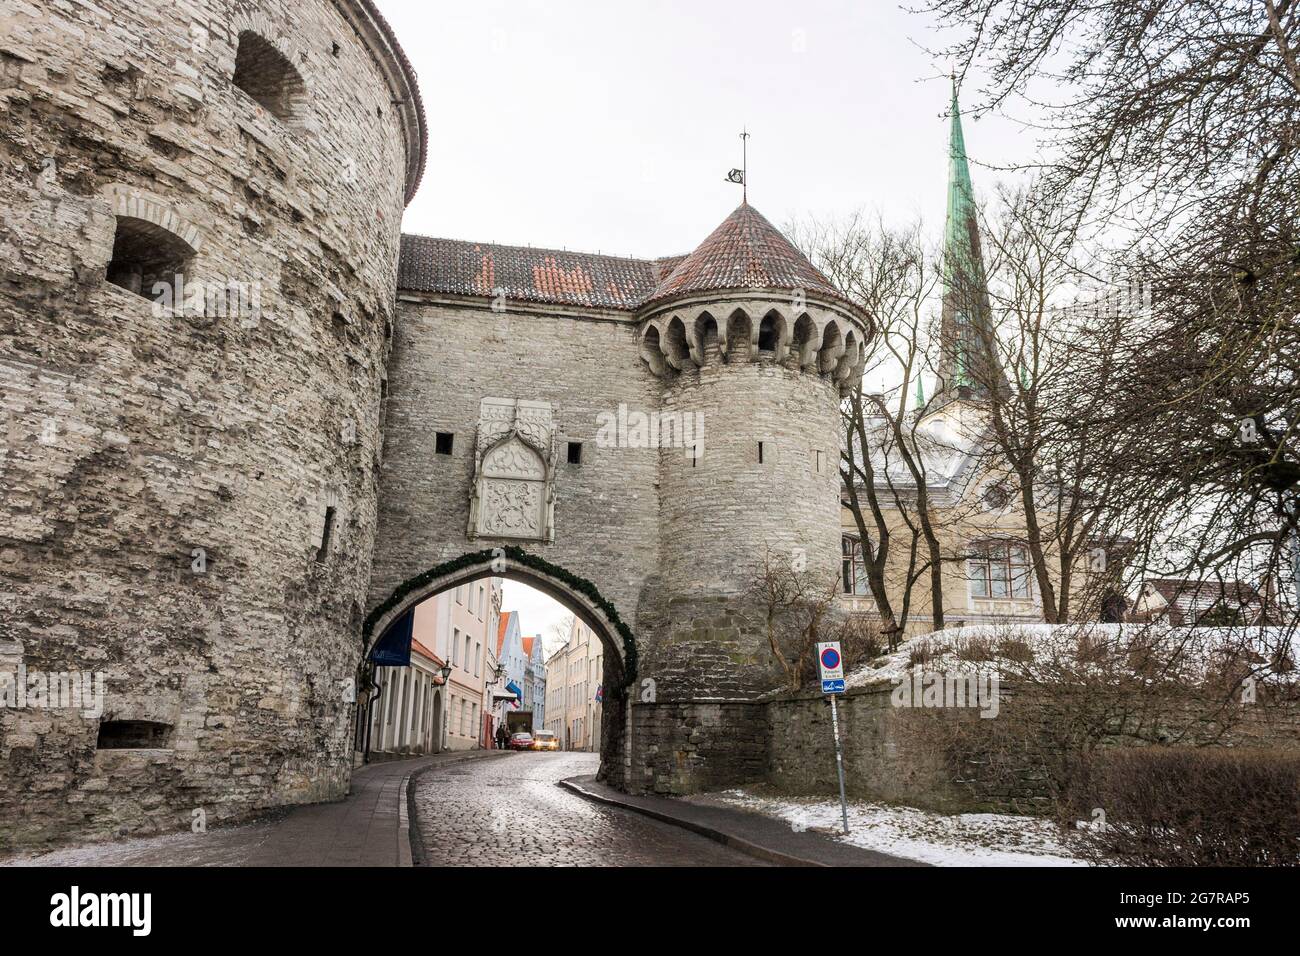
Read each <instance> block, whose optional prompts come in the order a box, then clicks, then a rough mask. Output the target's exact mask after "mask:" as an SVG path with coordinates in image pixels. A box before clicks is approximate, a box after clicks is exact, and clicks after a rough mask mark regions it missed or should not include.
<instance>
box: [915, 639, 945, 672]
mask: <svg viewBox="0 0 1300 956" xmlns="http://www.w3.org/2000/svg"><path fill="white" fill-rule="evenodd" d="M951 651H952V648H951V647H950V646H949V645H947V644H935V643H934V642H932V641H926V640H920V641H912V642H911V645H910V647H909V649H908V652H907V663H908V664H910V665H911V666H912V667H916V666H918V665H919V666H921V667H928V666H929V665H930V664H931V663H932V662H934V661H937V660H938V659H939V658H941V657H943V656H944V655H945V654H947V653H949V652H951Z"/></svg>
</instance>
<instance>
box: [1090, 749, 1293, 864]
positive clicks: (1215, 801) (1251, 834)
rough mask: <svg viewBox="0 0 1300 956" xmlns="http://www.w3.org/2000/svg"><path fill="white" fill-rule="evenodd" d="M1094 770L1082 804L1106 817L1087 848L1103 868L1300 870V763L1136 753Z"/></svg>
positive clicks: (1203, 753) (1244, 755)
mask: <svg viewBox="0 0 1300 956" xmlns="http://www.w3.org/2000/svg"><path fill="white" fill-rule="evenodd" d="M1090 763H1091V766H1090V768H1089V773H1088V774H1087V778H1088V779H1087V782H1086V783H1084V782H1083V781H1080V782H1079V783H1080V790H1079V792H1078V793H1076V794H1075V797H1074V800H1073V801H1072V802H1073V803H1074V804H1075V805H1076V806H1077V807H1097V808H1100V809H1101V810H1103V811H1104V813H1105V825H1104V826H1092V827H1089V828H1088V829H1087V830H1086V831H1085V833H1084V836H1083V839H1082V841H1081V843H1082V848H1083V852H1084V853H1085V854H1086V855H1087V856H1089V857H1091V858H1092V859H1093V860H1095V861H1096V862H1101V863H1116V864H1122V865H1128V866H1296V865H1297V864H1300V754H1297V753H1294V752H1289V751H1281V750H1267V749H1249V750H1248V749H1236V748H1217V747H1216V748H1209V747H1140V748H1137V747H1135V748H1120V749H1114V750H1103V751H1098V752H1097V753H1095V754H1094V755H1093V758H1092V760H1091V761H1090ZM1091 816H1092V813H1091V812H1089V813H1088V818H1091Z"/></svg>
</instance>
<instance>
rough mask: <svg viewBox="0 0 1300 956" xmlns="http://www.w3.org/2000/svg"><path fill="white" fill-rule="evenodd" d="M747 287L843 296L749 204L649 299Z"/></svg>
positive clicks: (744, 204)
mask: <svg viewBox="0 0 1300 956" xmlns="http://www.w3.org/2000/svg"><path fill="white" fill-rule="evenodd" d="M748 288H775V289H803V290H805V291H806V292H816V293H821V294H823V295H829V296H832V297H834V298H836V299H842V298H843V296H842V295H841V293H840V292H839V291H838V290H837V289H836V288H835V286H834V285H832V284H831V281H830V280H829V279H827V278H826V276H824V275H822V274H821V273H820V272H819V271H817V269H816V268H815V267H814V266H813V264H812V263H811V262H809V261H808V259H807V258H806V257H805V256H804V254H803V253H802V252H800V251H799V250H798V249H796V248H795V247H794V244H793V243H791V242H790V240H789V239H787V238H786V237H785V236H783V235H782V234H781V231H780V230H779V229H777V228H776V226H774V225H772V224H771V223H770V222H768V221H767V219H766V218H765V217H764V216H763V214H762V213H760V212H759V211H758V210H757V209H755V208H754V207H753V206H751V205H749V203H747V202H742V203H741V204H740V205H739V206H737V207H736V211H735V212H733V213H732V214H731V215H730V216H728V217H727V218H726V219H724V220H723V221H722V224H721V225H720V226H718V228H717V229H714V230H713V232H711V233H710V234H709V237H708V238H707V239H705V240H704V241H703V242H702V243H700V245H699V247H698V248H697V249H696V250H695V251H694V252H692V253H691V254H690V255H689V256H686V257H685V258H684V259H682V260H681V261H680V262H679V263H678V264H677V265H676V266H675V267H674V269H673V270H672V272H671V273H669V275H668V276H666V277H665V278H664V280H663V281H662V282H660V283H659V285H658V286H656V287H655V290H654V292H652V293H651V294H650V298H649V300H647V301H652V302H653V301H657V300H659V299H666V298H669V297H671V296H679V295H689V294H691V293H694V292H710V291H715V290H720V289H748Z"/></svg>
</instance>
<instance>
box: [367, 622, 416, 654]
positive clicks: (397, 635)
mask: <svg viewBox="0 0 1300 956" xmlns="http://www.w3.org/2000/svg"><path fill="white" fill-rule="evenodd" d="M414 629H415V608H411V609H410V610H409V611H407V612H406V613H405V614H403V615H402V616H401V617H399V618H398V619H397V620H396V621H394V622H393V623H392V624H390V625H388V630H386V631H384V633H383V636H382V637H380V638H379V640H377V641H375V646H374V647H373V648H372V649H371V651H370V660H371V662H372V663H374V665H375V666H376V667H408V666H410V663H411V634H412V632H413V631H414Z"/></svg>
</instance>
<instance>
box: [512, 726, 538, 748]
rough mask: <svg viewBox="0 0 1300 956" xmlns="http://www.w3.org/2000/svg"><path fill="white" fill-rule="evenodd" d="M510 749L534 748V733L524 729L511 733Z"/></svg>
mask: <svg viewBox="0 0 1300 956" xmlns="http://www.w3.org/2000/svg"><path fill="white" fill-rule="evenodd" d="M510 749H511V750H532V749H533V735H532V734H530V733H527V732H526V731H522V730H521V731H520V732H519V733H517V734H511V735H510Z"/></svg>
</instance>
